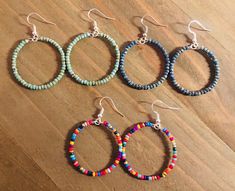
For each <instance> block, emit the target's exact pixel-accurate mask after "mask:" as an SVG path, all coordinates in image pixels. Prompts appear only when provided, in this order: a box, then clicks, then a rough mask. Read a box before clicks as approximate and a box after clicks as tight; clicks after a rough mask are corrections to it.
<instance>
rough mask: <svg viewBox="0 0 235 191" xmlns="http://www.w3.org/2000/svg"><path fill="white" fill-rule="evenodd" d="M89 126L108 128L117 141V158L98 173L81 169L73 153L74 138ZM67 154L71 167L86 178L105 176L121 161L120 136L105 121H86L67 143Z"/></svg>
mask: <svg viewBox="0 0 235 191" xmlns="http://www.w3.org/2000/svg"><path fill="white" fill-rule="evenodd" d="M90 125H96V126H103V127H106V128H108V129H109V130H111V131H112V132H113V133H114V135H115V137H116V140H117V143H118V156H117V157H116V159H115V161H114V163H113V164H112V165H110V166H109V167H108V168H106V169H103V170H100V171H90V170H87V169H85V168H83V167H82V166H81V165H80V164H79V163H78V161H77V159H76V156H75V153H74V142H75V140H76V137H77V136H78V135H79V133H80V132H81V131H82V130H83V128H85V127H87V126H90ZM68 152H69V158H70V160H71V162H72V164H73V166H74V167H75V168H76V169H77V170H78V171H79V172H81V173H83V174H85V175H87V176H103V175H106V174H108V173H111V171H112V170H113V169H114V168H116V166H117V165H118V164H119V162H120V160H121V156H122V139H121V136H120V134H119V133H118V131H117V130H116V129H115V128H113V127H112V125H111V124H110V123H108V122H107V121H103V122H97V120H93V119H90V120H88V121H86V122H85V123H83V124H82V125H80V126H79V127H78V128H76V129H75V130H74V132H73V134H72V136H71V140H70V143H69V148H68Z"/></svg>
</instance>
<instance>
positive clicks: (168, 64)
mask: <svg viewBox="0 0 235 191" xmlns="http://www.w3.org/2000/svg"><path fill="white" fill-rule="evenodd" d="M92 11H97V12H98V13H100V14H101V15H102V16H103V17H104V18H107V19H112V20H114V18H111V17H108V16H106V15H105V14H103V13H102V12H101V11H99V10H98V9H96V8H93V9H90V10H89V11H88V18H89V20H90V21H91V22H92V23H93V30H92V32H86V33H83V34H80V35H78V36H76V37H75V38H74V39H73V40H72V42H71V43H70V44H69V45H68V47H67V49H66V51H65V53H64V51H63V49H62V47H61V46H60V45H59V44H58V43H57V42H55V41H54V40H52V39H50V38H48V37H42V36H41V37H39V35H38V33H37V30H36V25H35V24H33V23H31V22H30V21H29V17H30V16H32V15H33V14H35V15H37V16H38V17H40V18H41V19H42V20H43V21H44V22H46V23H49V24H54V25H55V23H52V22H50V21H47V20H46V19H44V18H43V17H42V16H40V15H39V14H37V13H34V12H33V13H30V14H29V15H28V17H27V22H28V24H29V25H31V26H32V37H31V38H29V39H24V40H21V42H20V43H19V44H18V45H17V47H16V48H15V50H14V51H13V55H12V70H13V74H14V76H15V78H16V80H17V81H18V82H19V83H20V84H21V85H23V86H24V87H26V88H28V89H31V90H44V89H49V88H51V87H52V86H54V85H55V84H57V83H58V82H59V81H60V80H61V79H62V77H63V75H64V73H65V71H66V69H67V71H68V73H69V74H70V76H71V77H72V78H73V79H74V80H75V81H76V82H78V83H80V84H82V85H87V86H97V85H102V84H105V83H107V82H108V81H109V80H110V79H112V78H113V77H114V76H115V74H116V73H117V71H118V69H119V70H120V74H121V76H122V77H123V79H124V80H125V82H126V84H127V85H128V86H130V87H132V88H135V89H138V90H150V89H152V88H155V87H158V86H159V85H160V84H162V83H163V82H164V81H165V80H166V79H167V78H168V75H169V79H170V81H171V84H172V85H173V87H174V88H175V89H176V90H178V92H180V93H182V94H184V95H190V96H198V95H202V94H205V93H207V92H209V91H211V90H212V89H213V88H214V87H215V86H216V84H217V82H218V80H219V72H220V68H219V62H218V60H217V58H216V57H215V56H214V54H213V53H212V52H211V51H209V50H208V49H207V48H205V47H203V46H201V47H200V46H199V44H198V42H197V36H196V33H195V32H193V31H192V30H191V24H192V23H197V24H198V25H199V26H201V27H202V28H203V29H204V30H207V31H208V29H206V28H205V27H204V26H203V25H202V24H201V23H200V22H199V21H197V20H193V21H191V22H190V23H189V25H188V30H189V32H190V33H191V34H193V40H192V43H191V44H190V45H186V46H185V47H182V48H179V49H178V50H177V51H176V52H175V53H174V54H173V56H172V58H171V59H170V57H169V55H168V53H167V51H166V50H165V48H164V47H163V46H162V45H161V44H160V43H159V42H158V41H156V40H153V39H148V38H147V32H148V27H147V26H146V25H145V24H144V22H143V21H144V18H145V17H146V16H148V15H144V16H143V17H142V18H141V23H142V25H143V26H144V27H145V30H144V33H143V34H142V37H140V38H139V39H138V40H134V41H132V42H130V43H129V44H128V45H127V46H126V47H125V48H124V50H123V51H122V53H121V54H120V51H119V47H118V45H117V43H116V42H115V41H114V40H113V39H112V38H111V37H110V36H109V35H107V34H104V33H101V32H100V31H99V28H98V26H97V22H96V21H95V20H94V19H93V18H91V17H90V13H91V12H92ZM150 17H151V18H152V19H153V20H154V21H155V22H156V23H157V24H158V25H160V26H165V25H161V24H160V23H159V22H157V20H156V19H154V18H153V17H152V16H150ZM90 37H94V38H100V39H102V40H106V41H107V42H108V43H109V44H110V45H111V47H112V48H113V49H114V50H115V57H116V59H115V63H114V66H113V69H112V71H111V72H110V73H109V74H108V75H107V76H105V77H104V78H102V79H100V80H83V79H81V78H80V76H79V75H78V74H76V73H75V72H74V70H73V67H72V64H71V60H70V56H71V53H72V50H73V47H74V46H75V45H76V44H77V43H78V42H79V41H80V40H82V39H85V38H90ZM37 41H41V42H46V43H49V44H50V45H52V46H53V47H54V48H55V49H56V50H57V51H58V52H59V53H60V59H61V69H60V72H59V74H58V75H57V76H56V77H55V78H54V79H53V80H52V81H50V82H48V83H45V84H43V85H35V84H31V83H29V82H27V81H25V80H24V79H23V78H22V77H21V76H20V74H19V72H18V69H17V57H18V54H19V52H20V50H21V49H22V48H23V47H24V46H25V45H26V44H28V43H29V42H37ZM142 44H148V45H152V46H154V47H156V48H157V49H158V50H160V52H161V53H162V54H163V59H164V62H165V65H164V72H163V74H162V76H160V77H159V80H158V81H155V82H153V83H150V84H147V85H141V84H137V83H135V82H133V81H132V80H130V79H129V77H128V75H127V74H126V71H125V67H124V65H125V56H126V54H127V52H128V50H129V49H130V48H131V47H133V46H135V45H142ZM186 50H196V51H198V52H199V53H202V54H203V55H204V56H206V57H208V58H209V60H210V61H211V62H210V64H211V66H212V67H214V70H213V74H212V75H213V77H212V78H211V79H212V80H211V83H210V84H209V85H207V86H206V87H204V88H202V89H201V90H197V91H190V90H187V89H185V88H183V87H181V86H180V85H179V83H178V82H177V81H176V79H175V75H174V66H175V63H176V59H177V58H178V57H179V56H180V54H182V53H183V52H184V51H186ZM119 65H120V66H119Z"/></svg>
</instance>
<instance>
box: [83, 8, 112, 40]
mask: <svg viewBox="0 0 235 191" xmlns="http://www.w3.org/2000/svg"><path fill="white" fill-rule="evenodd" d="M92 11H97V12H98V13H99V14H100V15H101V16H102V17H104V18H106V19H110V20H115V18H113V17H109V16H107V15H105V14H104V13H103V12H101V11H100V10H99V9H97V8H92V9H90V10H89V11H88V13H87V17H88V18H89V20H90V21H91V22H92V23H93V30H94V31H93V32H92V36H93V37H95V36H97V35H98V34H99V28H98V25H97V21H96V20H95V19H93V18H92V17H91V16H90V14H91V13H92Z"/></svg>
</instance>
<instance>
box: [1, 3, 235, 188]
mask: <svg viewBox="0 0 235 191" xmlns="http://www.w3.org/2000/svg"><path fill="white" fill-rule="evenodd" d="M93 7H96V8H98V9H100V10H101V11H103V12H104V13H105V14H107V15H109V16H111V17H115V18H116V21H111V20H106V19H103V18H102V17H99V16H97V15H95V14H93V15H92V17H93V18H96V19H97V22H98V26H99V27H100V30H101V31H103V32H105V33H107V34H109V35H110V36H112V37H113V38H114V39H115V40H116V42H117V43H118V44H119V45H120V48H121V49H122V47H123V46H124V44H125V43H126V42H127V41H130V40H134V39H136V38H137V36H138V34H140V29H141V24H140V17H141V16H143V15H144V14H145V13H148V14H150V15H152V16H153V17H155V18H156V19H157V20H158V21H159V22H161V23H163V24H166V25H168V28H164V27H158V26H155V25H153V24H151V23H150V22H147V21H146V22H145V23H146V24H147V25H148V26H149V33H148V35H149V37H151V38H154V39H156V40H158V41H160V42H161V43H162V44H163V46H164V47H165V48H166V49H167V51H169V52H172V51H173V50H174V49H175V48H177V47H181V46H184V45H185V44H187V43H188V42H189V41H190V39H191V35H190V34H189V33H188V32H187V24H188V23H189V21H190V20H192V19H198V20H199V21H201V22H202V23H203V24H204V25H205V26H207V27H208V28H210V29H211V32H205V31H200V30H196V29H195V28H194V29H193V30H194V31H196V32H197V35H198V41H199V43H200V44H203V45H205V46H207V47H208V48H209V49H210V50H212V51H214V52H215V54H216V55H217V57H218V59H219V61H220V63H221V79H220V81H219V84H218V86H217V87H216V88H215V90H213V91H212V92H210V93H208V94H206V95H203V96H200V97H188V96H184V95H181V94H179V93H177V92H176V91H174V90H173V89H172V87H171V86H170V85H169V84H168V83H167V82H165V83H164V84H162V85H161V86H160V87H158V88H155V89H153V90H150V91H138V90H135V89H132V88H129V87H128V86H126V85H125V84H124V83H123V82H122V80H121V78H120V77H119V76H117V77H115V78H114V79H112V80H111V81H110V82H109V83H108V84H106V85H103V86H99V87H86V86H81V85H79V84H77V83H75V82H74V81H73V80H72V79H71V78H69V76H65V77H64V78H63V79H62V81H61V82H60V83H59V84H58V85H56V86H55V87H54V88H52V89H50V90H46V91H30V90H27V89H25V88H23V87H21V86H20V85H19V84H18V83H16V81H15V80H14V78H13V77H12V72H11V70H10V67H11V52H12V50H13V49H14V47H15V46H16V44H17V43H18V41H19V40H20V39H24V38H29V37H30V36H29V32H30V29H29V27H28V26H27V23H26V16H27V14H29V13H30V12H33V11H35V12H37V13H39V14H41V15H42V16H44V17H45V18H46V19H48V20H50V21H53V22H55V23H56V24H57V26H53V25H49V24H45V23H42V22H39V21H38V19H37V18H36V17H34V18H35V19H31V21H32V22H34V23H35V24H36V25H37V29H38V33H39V34H41V35H43V36H48V37H50V38H52V39H54V40H56V41H57V42H58V43H59V44H61V46H63V47H64V48H65V47H66V45H67V44H68V43H69V42H70V40H71V39H72V38H73V37H74V36H75V35H77V34H79V33H83V32H87V31H89V28H90V23H89V22H88V21H87V15H86V14H87V11H85V10H88V9H90V8H93ZM234 11H235V4H234V1H232V0H223V1H220V0H214V1H204V0H198V1H193V0H187V1H184V0H166V1H163V0H146V1H144V0H142V1H141V0H139V1H134V0H119V1H111V0H110V1H107V0H106V1H99V0H96V1H92V0H88V1H72V0H70V1H69V0H66V1H62V0H55V1H52V0H51V1H46V0H44V1H37V0H31V1H30V0H24V1H23V0H22V1H19V0H9V1H4V0H1V1H0V40H1V41H0V42H1V43H0V63H1V68H0V127H1V128H0V190H1V191H7V190H11V191H12V190H19V191H28V190H30V191H32V190H33V191H36V190H43V191H46V190H53V191H55V190H85V191H88V190H98V191H99V190H113V191H114V190H115V191H117V190H128V191H130V190H143V191H145V190H146V191H147V190H148V191H149V190H179V191H188V190H190V191H191V190H213V191H216V190H225V191H230V190H231V191H232V190H235V153H234V150H235V138H234V137H235V117H234V113H235V99H234V95H235V85H234V82H235V75H234V73H235V64H234V63H235V54H234V50H235V30H234V29H235V14H234ZM148 20H150V21H151V19H149V18H148ZM195 27H196V28H197V26H196V25H195ZM72 60H73V65H74V67H75V70H76V72H77V73H79V74H80V75H81V77H83V78H87V79H99V78H100V77H101V76H104V75H105V74H106V73H107V71H109V68H110V67H111V66H112V63H111V61H112V60H113V59H112V57H111V56H110V51H109V48H108V46H106V44H105V43H104V42H102V41H100V40H98V39H87V40H84V41H82V42H81V43H79V44H78V45H77V46H76V48H75V50H74V52H73V55H72ZM160 62H161V60H160V59H159V57H158V54H156V52H155V51H154V50H153V49H152V48H151V47H149V46H146V45H143V46H137V47H135V48H133V49H132V50H131V51H130V52H129V53H128V56H127V59H126V70H127V72H128V74H129V76H130V77H131V78H132V79H133V80H134V81H136V82H139V83H148V82H152V81H154V80H155V79H156V76H157V75H159V73H160V71H161V68H162V67H161V64H160ZM18 64H19V70H20V73H21V74H22V76H24V78H25V79H26V80H28V81H30V82H32V83H36V84H40V83H43V82H46V81H48V80H50V79H51V78H52V76H53V74H55V73H56V72H57V70H58V62H57V59H56V53H55V51H54V50H53V49H52V48H51V47H50V46H48V45H47V44H43V43H31V44H30V45H29V46H27V47H26V48H25V49H24V50H23V51H22V52H21V54H20V56H19V60H18ZM209 75H210V71H209V68H208V64H207V63H206V61H205V59H204V57H202V56H201V55H200V54H198V53H196V52H194V51H188V52H186V53H185V54H183V55H182V56H181V57H180V59H179V60H178V62H177V65H176V77H177V80H178V81H179V82H180V83H181V84H182V85H183V86H185V87H187V88H190V89H198V88H201V87H203V86H204V85H205V84H206V83H207V82H208V79H209ZM105 95H106V96H110V97H111V98H112V99H113V100H114V102H115V103H116V104H117V107H118V108H119V109H120V110H121V112H123V113H124V115H125V117H124V118H122V117H121V116H119V115H118V114H117V113H116V112H115V111H113V110H112V108H111V106H110V104H108V103H107V102H104V103H103V105H104V107H105V113H104V119H107V120H108V121H110V122H111V123H112V124H113V126H114V127H116V128H117V129H118V130H119V131H120V133H121V134H123V133H124V132H126V130H127V129H128V128H130V127H131V126H132V125H133V124H134V123H137V122H141V121H148V120H150V118H151V116H152V117H154V115H153V114H152V113H151V109H150V103H151V102H152V101H154V100H155V99H160V100H162V101H164V102H166V103H167V104H169V105H171V106H176V107H180V108H181V109H180V110H179V111H172V110H164V109H161V108H158V107H156V110H157V111H158V112H159V113H160V114H161V120H162V124H163V125H164V126H166V127H168V128H169V129H170V130H171V132H172V133H173V134H174V135H175V137H176V139H177V146H178V150H179V152H178V154H179V160H178V164H177V166H176V168H175V169H174V171H172V172H171V173H170V175H169V176H167V178H165V179H162V180H161V181H159V182H157V181H156V182H148V181H139V180H137V179H135V178H133V177H131V176H129V175H128V174H127V173H126V172H125V171H124V170H123V168H121V167H120V166H119V167H118V168H117V169H115V170H114V171H113V172H112V174H109V175H106V176H104V177H95V178H92V177H87V176H84V175H82V174H80V173H78V172H77V171H76V170H74V169H73V168H72V167H71V165H70V163H69V162H68V160H67V158H66V156H67V155H66V151H65V150H66V147H67V145H68V139H69V136H70V134H71V130H72V129H73V128H74V127H75V125H76V124H77V123H79V122H81V121H84V120H86V119H89V118H92V117H94V115H95V113H97V111H98V99H97V97H100V96H105ZM76 143H77V148H76V149H77V150H78V151H79V154H77V155H78V159H79V161H80V162H81V164H83V166H85V167H87V168H90V169H93V170H98V169H100V168H102V167H104V166H106V165H107V164H109V162H110V160H112V159H113V155H112V153H113V152H115V149H116V146H115V142H114V139H113V136H112V135H111V134H110V133H109V132H107V131H106V130H104V129H102V128H96V127H90V128H87V129H86V130H85V131H84V132H83V133H82V134H81V135H80V137H79V141H78V142H76ZM127 155H128V159H129V161H130V163H131V164H133V166H134V167H135V168H136V169H137V170H138V171H140V172H141V173H143V174H144V173H146V174H151V173H153V174H154V173H156V172H157V171H158V170H159V169H161V168H162V167H163V166H164V159H166V158H167V156H168V151H167V143H166V142H165V141H164V139H162V138H161V137H159V134H158V133H156V132H155V131H152V130H151V129H147V128H146V129H144V130H142V131H141V132H138V133H136V134H135V136H133V138H132V139H131V140H130V143H129V144H128V147H127Z"/></svg>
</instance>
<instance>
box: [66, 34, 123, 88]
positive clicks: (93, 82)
mask: <svg viewBox="0 0 235 191" xmlns="http://www.w3.org/2000/svg"><path fill="white" fill-rule="evenodd" d="M86 38H93V36H92V34H91V33H89V32H87V33H83V34H80V35H78V36H76V37H75V38H74V39H73V40H72V42H71V43H70V44H69V45H68V47H67V50H66V65H67V70H68V73H69V74H70V76H71V77H72V78H73V79H74V80H75V81H77V82H78V83H80V84H82V85H86V86H98V85H103V84H105V83H107V82H108V81H109V80H111V79H112V78H113V77H114V76H115V74H116V73H117V71H118V67H119V61H120V52H119V47H118V45H117V43H116V42H115V41H114V40H113V39H112V38H111V37H110V36H109V35H107V34H104V33H98V34H97V36H96V38H100V39H102V40H105V41H107V42H108V43H109V44H110V46H111V48H113V49H114V51H115V63H114V66H113V69H112V71H111V72H110V73H109V74H108V75H106V76H105V77H103V78H101V79H100V80H84V79H81V78H80V76H79V75H78V74H76V73H75V72H74V70H73V66H72V63H71V59H70V57H71V53H72V50H73V48H74V46H75V45H76V44H77V43H78V42H79V41H81V40H83V39H86Z"/></svg>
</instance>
